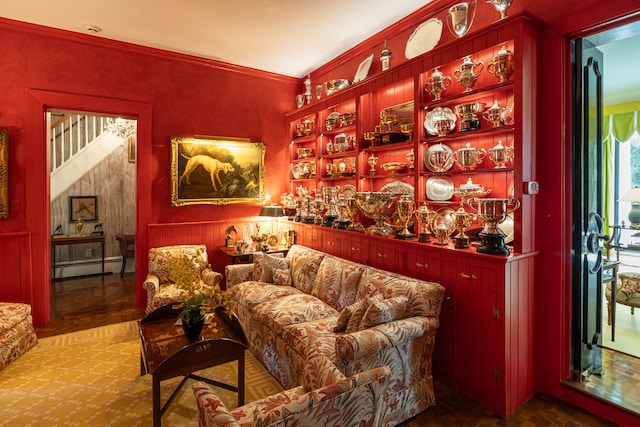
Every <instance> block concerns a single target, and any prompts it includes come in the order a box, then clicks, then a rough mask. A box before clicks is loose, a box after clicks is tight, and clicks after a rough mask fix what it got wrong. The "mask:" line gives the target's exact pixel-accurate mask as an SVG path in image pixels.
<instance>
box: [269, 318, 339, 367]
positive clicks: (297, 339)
mask: <svg viewBox="0 0 640 427" xmlns="http://www.w3.org/2000/svg"><path fill="white" fill-rule="evenodd" d="M335 322H336V317H327V318H324V319H318V320H312V321H310V322H304V323H296V324H292V325H288V326H285V327H284V332H283V333H282V338H283V339H284V341H285V342H286V343H287V344H288V345H289V346H290V347H291V348H292V349H293V350H295V352H296V353H297V354H299V355H301V358H302V357H304V359H303V360H306V359H307V358H308V357H309V356H311V355H312V354H317V353H320V354H324V355H325V356H327V357H329V358H331V359H333V356H334V353H335V350H336V349H335V343H336V334H335V333H334V332H333V327H334V325H335Z"/></svg>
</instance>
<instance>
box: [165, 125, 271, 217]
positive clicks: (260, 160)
mask: <svg viewBox="0 0 640 427" xmlns="http://www.w3.org/2000/svg"><path fill="white" fill-rule="evenodd" d="M265 151H266V147H265V144H263V143H262V142H251V141H250V140H248V139H238V138H225V137H206V136H195V137H173V138H171V206H185V205H195V204H213V205H226V204H230V203H262V202H264V198H265V196H264V179H265V170H264V155H265Z"/></svg>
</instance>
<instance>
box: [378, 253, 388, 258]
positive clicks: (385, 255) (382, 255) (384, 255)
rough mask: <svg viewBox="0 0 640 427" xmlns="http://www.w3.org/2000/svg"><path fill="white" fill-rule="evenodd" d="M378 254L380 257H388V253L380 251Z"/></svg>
mask: <svg viewBox="0 0 640 427" xmlns="http://www.w3.org/2000/svg"><path fill="white" fill-rule="evenodd" d="M378 256H379V257H380V258H386V257H387V254H381V253H380V252H378Z"/></svg>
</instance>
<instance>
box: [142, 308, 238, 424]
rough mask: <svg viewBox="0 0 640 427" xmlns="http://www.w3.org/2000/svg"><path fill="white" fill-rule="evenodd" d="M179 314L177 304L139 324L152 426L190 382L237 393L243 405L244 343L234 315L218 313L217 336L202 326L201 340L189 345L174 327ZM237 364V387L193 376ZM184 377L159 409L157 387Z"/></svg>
mask: <svg viewBox="0 0 640 427" xmlns="http://www.w3.org/2000/svg"><path fill="white" fill-rule="evenodd" d="M181 310H182V307H181V305H179V304H167V305H165V306H163V307H160V308H158V309H157V310H154V311H153V312H151V313H149V314H148V315H147V316H146V317H144V318H143V319H142V320H139V321H138V331H139V333H140V340H141V344H142V346H141V351H140V375H145V374H151V377H152V396H153V425H154V427H159V426H160V425H161V424H162V415H163V414H164V413H165V411H166V410H167V408H168V407H169V405H170V404H171V402H172V401H173V400H174V399H175V397H176V395H177V393H178V392H179V391H180V389H181V388H182V386H183V385H184V384H185V383H186V381H187V380H188V379H189V378H192V379H196V380H200V381H204V382H206V383H209V384H211V385H214V386H217V387H221V388H224V389H227V390H231V391H234V392H236V393H238V406H242V405H244V362H245V358H244V357H245V350H246V349H247V348H248V347H247V345H246V344H247V339H246V336H245V335H244V332H243V331H242V328H241V327H240V323H239V322H238V319H237V317H235V315H234V316H233V317H232V318H231V320H229V321H227V320H225V319H226V318H227V317H226V316H225V315H223V314H222V313H221V312H220V311H216V313H215V314H214V318H215V320H216V322H217V325H218V327H217V332H213V331H212V330H211V329H209V328H208V326H207V325H205V328H204V330H203V331H202V335H201V337H200V339H198V340H196V341H189V340H188V339H187V337H186V336H185V335H184V332H183V330H182V327H181V326H177V325H176V319H177V318H178V314H179V313H180V311H181ZM235 360H237V361H238V384H237V386H232V385H229V384H224V383H221V382H218V381H215V380H212V379H210V378H205V377H202V376H200V375H196V374H193V372H196V371H199V370H202V369H206V368H210V367H213V366H217V365H221V364H223V363H227V362H232V361H235ZM178 376H183V377H184V378H183V379H182V381H181V382H180V384H179V385H178V387H177V388H176V389H175V390H174V392H173V393H172V394H171V396H170V397H169V399H167V401H166V402H165V404H164V406H161V401H160V383H161V382H162V381H164V380H167V379H170V378H174V377H178Z"/></svg>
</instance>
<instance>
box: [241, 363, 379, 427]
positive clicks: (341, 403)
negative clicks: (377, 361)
mask: <svg viewBox="0 0 640 427" xmlns="http://www.w3.org/2000/svg"><path fill="white" fill-rule="evenodd" d="M390 377H391V369H390V368H389V367H388V366H383V367H377V368H374V369H371V370H368V371H364V372H359V373H357V374H354V375H352V376H350V377H348V378H345V379H342V380H339V381H337V382H335V383H334V384H331V385H328V386H325V387H321V388H318V389H315V390H312V391H309V392H307V393H304V394H302V395H300V396H298V397H297V398H295V399H293V400H292V401H290V402H287V403H283V404H282V405H280V406H275V407H269V408H268V410H267V411H266V412H265V413H264V417H263V419H262V420H261V422H263V423H264V425H290V424H291V425H294V424H295V425H318V426H319V425H325V426H334V425H372V426H378V425H382V408H383V407H384V403H383V400H384V398H385V394H386V390H387V387H388V385H389V381H390ZM239 409H241V408H239ZM254 413H255V412H254Z"/></svg>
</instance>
